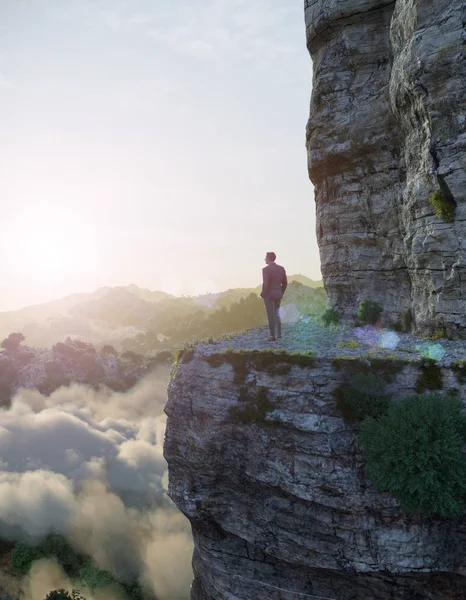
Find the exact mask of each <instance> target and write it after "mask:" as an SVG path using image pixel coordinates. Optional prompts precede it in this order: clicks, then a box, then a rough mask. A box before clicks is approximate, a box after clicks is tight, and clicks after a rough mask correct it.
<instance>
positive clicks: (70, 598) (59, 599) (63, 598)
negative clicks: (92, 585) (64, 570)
mask: <svg viewBox="0 0 466 600" xmlns="http://www.w3.org/2000/svg"><path fill="white" fill-rule="evenodd" d="M44 600H86V599H85V598H84V597H83V596H81V594H80V593H79V590H73V591H72V592H71V594H70V593H69V592H67V591H66V590H64V589H60V590H53V592H49V593H48V594H47V596H46V597H45V599H44Z"/></svg>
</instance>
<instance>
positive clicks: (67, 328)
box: [0, 275, 323, 349]
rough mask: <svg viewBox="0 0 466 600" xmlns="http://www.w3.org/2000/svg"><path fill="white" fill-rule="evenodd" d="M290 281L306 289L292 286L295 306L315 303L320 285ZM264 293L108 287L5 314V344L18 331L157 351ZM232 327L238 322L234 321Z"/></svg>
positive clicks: (35, 337) (37, 341) (47, 339)
mask: <svg viewBox="0 0 466 600" xmlns="http://www.w3.org/2000/svg"><path fill="white" fill-rule="evenodd" d="M289 281H290V284H292V283H294V284H295V285H297V286H298V287H300V288H301V287H302V290H298V289H292V287H291V285H290V287H289V290H288V292H287V301H288V302H291V301H294V300H293V299H294V298H295V297H296V298H298V297H299V298H300V302H302V299H303V298H308V300H309V302H311V301H312V302H314V300H313V298H312V297H313V292H314V289H315V288H316V287H318V283H319V282H316V281H313V280H312V279H309V278H307V277H305V276H303V275H292V276H291V277H289ZM260 288H261V286H258V287H257V288H236V289H230V290H226V291H224V292H220V293H216V294H202V295H200V296H197V297H189V296H182V297H177V296H171V295H170V294H166V293H165V292H161V291H152V290H149V289H144V288H140V287H138V286H137V285H135V284H132V285H128V286H119V287H102V288H99V289H98V290H96V291H95V292H92V293H87V294H72V295H70V296H66V297H65V298H60V299H58V300H52V301H51V302H47V303H44V304H38V305H35V306H29V307H25V308H22V309H20V310H17V311H9V312H3V313H1V312H0V340H1V339H3V338H5V337H6V336H7V335H8V334H10V333H12V332H13V331H18V332H22V333H23V334H24V336H25V337H26V340H27V344H29V345H31V346H41V347H50V346H52V345H53V344H56V343H57V342H61V341H64V340H65V339H66V338H68V337H70V338H72V339H80V340H83V341H85V342H88V343H91V344H96V345H99V344H103V343H107V344H113V345H115V346H116V347H117V348H120V349H133V348H139V346H138V342H131V343H129V342H128V340H138V339H142V338H144V337H145V336H147V335H149V338H150V339H151V344H150V347H151V348H152V349H153V348H154V347H156V346H157V343H156V342H155V341H154V339H157V336H159V337H160V336H162V338H165V337H166V336H167V335H168V334H167V332H170V333H171V335H173V332H174V331H176V335H177V336H178V337H177V339H178V338H179V339H182V338H183V330H184V329H183V328H186V331H187V330H188V329H189V331H197V330H198V329H199V327H200V326H201V325H200V324H201V321H202V320H203V319H205V317H206V316H207V315H208V314H210V313H214V312H215V311H221V310H223V311H225V310H227V311H229V310H230V307H232V306H233V305H236V304H238V303H239V302H241V301H242V300H245V299H247V298H248V296H250V295H251V293H252V294H259V293H260ZM322 291H323V290H322ZM308 300H305V302H308ZM315 300H316V302H317V303H314V304H313V306H315V307H317V306H319V307H320V305H321V304H322V297H321V294H320V293H319V295H318V296H316V297H315ZM312 302H311V304H312ZM254 310H256V309H254ZM260 310H261V311H262V305H261V308H260ZM240 312H241V311H240ZM261 314H262V313H261ZM222 315H223V313H222V314H221V315H220V317H219V319H220V321H219V322H218V323H217V325H216V327H217V329H218V330H222V331H223V325H222V323H226V320H225V317H224V315H223V316H222ZM193 319H194V320H193ZM240 320H241V319H240ZM217 321H218V319H217ZM229 322H230V323H231V322H232V321H231V319H230V321H229ZM252 322H256V321H254V320H253V321H252ZM196 323H197V325H196ZM225 326H226V325H225ZM245 326H246V324H245ZM196 327H197V328H198V329H196ZM193 335H194V334H193ZM138 336H139V337H138ZM125 341H126V342H127V343H126V345H125V343H124V342H125ZM146 346H147V344H146Z"/></svg>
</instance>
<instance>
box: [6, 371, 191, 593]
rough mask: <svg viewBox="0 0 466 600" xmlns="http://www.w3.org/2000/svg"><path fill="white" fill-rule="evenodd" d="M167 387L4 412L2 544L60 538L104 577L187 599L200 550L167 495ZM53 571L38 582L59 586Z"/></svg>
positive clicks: (46, 400)
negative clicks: (131, 579)
mask: <svg viewBox="0 0 466 600" xmlns="http://www.w3.org/2000/svg"><path fill="white" fill-rule="evenodd" d="M167 378H168V372H167V370H165V371H159V372H157V373H155V374H153V375H151V376H150V377H147V378H146V379H144V380H142V381H141V382H140V383H139V385H138V386H136V387H135V388H134V389H133V390H131V391H130V392H128V393H127V394H122V393H112V392H110V391H109V390H100V391H95V390H91V389H89V388H86V387H85V386H80V385H73V386H71V387H69V388H61V389H59V390H57V391H56V392H54V393H53V394H51V395H50V396H49V397H45V396H42V395H41V394H40V393H39V392H37V391H36V390H22V391H20V392H19V393H18V394H17V395H16V397H15V398H14V399H13V402H12V406H11V408H9V409H8V410H2V411H0V456H1V461H2V462H1V463H0V468H1V470H0V537H4V538H9V539H14V540H21V539H26V540H31V541H38V540H40V539H41V538H43V537H44V536H46V535H48V534H49V533H59V534H62V535H64V536H66V537H67V538H68V539H69V540H70V542H71V543H72V544H73V545H74V547H75V548H76V549H77V550H81V551H84V552H86V553H88V554H90V555H91V556H92V557H93V558H94V559H95V561H96V562H97V564H98V565H99V566H100V567H101V568H103V569H107V570H110V571H112V572H114V573H116V574H119V575H121V574H122V573H128V574H129V575H132V576H138V577H139V578H140V581H141V582H142V583H144V584H145V585H146V586H149V588H151V589H152V590H153V592H154V593H155V594H156V596H157V598H162V599H166V600H175V599H177V600H178V599H179V600H182V599H183V598H187V595H188V590H189V582H190V580H191V577H192V572H191V568H190V556H191V553H192V541H191V538H190V532H189V527H188V524H187V521H186V519H185V518H184V517H183V516H182V515H181V514H180V513H179V512H178V511H177V510H176V509H175V508H174V506H173V505H172V503H171V501H170V500H169V498H168V496H167V494H166V489H165V483H166V481H167V472H166V470H167V465H166V463H165V460H164V458H163V454H162V451H163V436H164V430H165V416H164V415H163V406H164V404H165V400H166V398H165V395H166V391H165V390H166V383H167ZM175 563H176V565H177V568H176V571H175V570H174V569H172V568H171V565H172V564H175ZM47 565H48V563H46V564H45V566H44V564H43V565H42V566H41V568H40V569H39V568H37V569H36V571H37V572H36V571H34V573H31V574H30V578H31V577H32V578H33V579H34V581H35V579H37V578H38V580H40V581H46V580H48V579H47V578H49V579H50V577H52V578H53V577H55V575H53V573H54V572H55V571H54V570H53V569H52V571H51V572H50V573H49V574H48V575H47V573H48V571H47V569H49V567H48V566H47ZM54 568H55V567H54ZM55 570H56V569H55ZM172 573H173V574H172ZM28 581H29V580H28ZM27 585H28V586H29V587H28V589H33V588H34V586H35V585H36V583H34V585H29V584H27ZM42 587H43V586H41V585H40V584H37V586H36V589H42ZM28 593H29V592H28ZM31 593H32V592H31ZM31 593H30V600H35V595H34V594H33V595H32V596H31ZM40 600H41V599H40Z"/></svg>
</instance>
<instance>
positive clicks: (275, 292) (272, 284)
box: [261, 262, 287, 300]
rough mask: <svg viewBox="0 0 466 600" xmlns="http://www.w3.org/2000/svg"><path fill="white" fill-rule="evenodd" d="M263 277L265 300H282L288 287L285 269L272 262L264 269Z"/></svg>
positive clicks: (263, 295)
mask: <svg viewBox="0 0 466 600" xmlns="http://www.w3.org/2000/svg"><path fill="white" fill-rule="evenodd" d="M262 276H263V284H262V294H261V296H262V297H263V298H272V299H274V300H280V299H281V298H282V297H283V294H284V292H285V290H286V286H287V280H286V272H285V269H284V268H283V267H282V266H280V265H277V264H276V263H275V262H271V263H269V264H268V265H267V266H266V267H264V268H263V269H262Z"/></svg>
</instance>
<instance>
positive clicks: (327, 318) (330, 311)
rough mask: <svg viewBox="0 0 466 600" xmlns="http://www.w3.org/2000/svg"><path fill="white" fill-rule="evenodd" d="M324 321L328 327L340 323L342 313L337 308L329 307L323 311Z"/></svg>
mask: <svg viewBox="0 0 466 600" xmlns="http://www.w3.org/2000/svg"><path fill="white" fill-rule="evenodd" d="M321 319H322V323H323V324H324V325H325V326H326V327H328V326H329V325H332V323H334V324H338V323H339V322H340V319H341V315H340V313H339V312H338V311H337V310H336V308H327V310H326V311H325V312H324V313H323V315H322V317H321Z"/></svg>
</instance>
